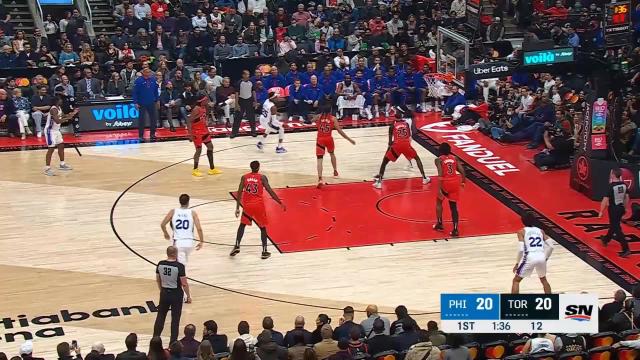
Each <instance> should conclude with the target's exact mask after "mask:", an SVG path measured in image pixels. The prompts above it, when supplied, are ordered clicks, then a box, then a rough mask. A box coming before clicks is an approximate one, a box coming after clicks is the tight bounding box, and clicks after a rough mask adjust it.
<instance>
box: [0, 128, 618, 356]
mask: <svg viewBox="0 0 640 360" xmlns="http://www.w3.org/2000/svg"><path fill="white" fill-rule="evenodd" d="M347 132H348V134H349V135H350V136H352V137H353V138H354V139H355V140H356V141H357V144H356V146H352V145H351V144H349V143H348V142H347V141H345V140H343V139H340V138H338V137H337V138H336V146H337V149H336V153H337V156H338V166H339V170H340V174H341V176H340V177H339V178H337V179H331V180H330V181H332V182H346V181H355V180H369V179H371V177H372V176H373V174H375V173H376V172H377V169H378V166H379V162H380V160H381V158H382V156H383V154H384V151H385V150H386V137H387V129H386V128H368V129H354V130H347ZM270 140H271V141H272V143H270V144H269V145H268V146H267V147H266V148H265V151H264V152H259V151H257V149H256V148H255V143H254V139H251V138H248V137H242V138H236V139H233V140H230V139H216V140H214V144H215V150H216V153H215V161H216V164H217V166H218V167H219V168H221V169H222V170H223V171H224V173H223V174H222V175H219V176H205V177H204V178H201V179H195V178H193V177H192V176H191V174H190V169H191V160H190V157H191V155H192V153H193V145H192V144H191V143H189V142H186V141H183V142H166V143H153V144H137V145H123V146H108V147H93V148H82V149H81V151H82V154H83V156H82V157H79V156H78V155H77V154H76V153H75V152H74V151H73V150H72V149H67V162H68V163H70V164H71V165H73V166H74V168H75V169H74V170H73V171H71V172H67V173H62V172H59V173H58V176H55V177H46V176H44V175H42V165H43V162H44V152H43V151H29V152H12V153H2V154H0V168H1V169H3V170H2V171H1V172H0V198H1V199H3V204H4V206H3V211H1V212H0V251H2V253H3V256H2V257H1V258H0V270H1V271H0V274H1V275H0V291H1V293H2V294H3V296H2V300H1V301H0V309H2V313H1V315H2V317H6V318H12V319H14V320H16V322H15V323H14V326H15V327H14V328H13V329H11V328H7V326H6V325H7V324H6V323H3V324H4V326H3V325H2V324H0V329H2V327H4V329H2V331H0V351H4V352H6V353H7V355H9V357H11V356H13V355H16V354H17V350H18V347H19V345H20V344H21V342H22V339H23V337H24V335H25V334H16V335H15V336H12V335H11V334H14V333H16V332H19V331H27V332H29V333H32V334H34V336H36V335H35V334H36V332H37V331H39V330H41V335H47V334H49V335H52V334H54V333H55V331H53V330H46V331H45V330H43V329H51V328H55V327H57V326H60V327H61V328H62V331H64V336H51V337H48V338H47V337H37V336H36V338H35V352H34V356H45V357H47V358H54V357H55V345H56V344H57V343H58V342H60V341H63V340H66V341H71V340H72V339H76V340H78V342H79V343H80V345H81V346H82V347H83V348H84V349H85V352H88V351H89V348H90V345H91V343H93V342H95V341H101V342H103V343H104V344H105V345H106V347H107V351H108V352H119V351H122V350H123V349H124V337H125V336H126V334H127V333H128V332H131V331H134V332H137V333H138V334H140V336H141V338H140V349H141V350H143V351H146V348H147V346H148V340H149V336H150V334H151V330H152V324H153V321H154V318H155V317H154V315H153V313H150V312H149V311H148V310H149V307H150V306H149V305H148V304H147V301H157V287H156V284H155V275H154V267H153V265H151V264H150V263H148V262H147V261H145V259H148V260H150V261H158V260H160V259H162V258H163V257H164V250H165V248H166V246H167V245H168V243H167V242H166V241H165V240H164V239H163V237H162V233H161V231H160V228H159V223H160V221H161V219H162V217H163V216H164V215H165V213H166V212H167V211H168V210H169V209H171V208H173V207H176V206H177V196H178V195H179V194H180V193H182V192H187V193H189V194H190V195H191V196H192V205H200V204H202V206H198V207H197V211H198V213H199V214H200V218H201V219H202V224H203V227H204V232H205V238H206V240H207V241H210V242H214V243H217V244H219V245H214V244H206V245H205V247H204V248H203V249H202V250H201V251H198V252H195V253H194V254H192V256H191V259H190V262H189V264H188V266H187V272H188V274H189V276H190V277H191V278H192V279H193V280H194V281H192V283H191V284H192V287H193V296H194V303H193V304H191V305H187V306H185V308H184V313H183V319H182V324H183V325H184V324H187V323H194V324H196V326H197V327H198V334H199V333H200V331H201V329H202V326H201V324H202V323H203V322H204V321H205V320H208V319H215V320H216V321H217V323H218V324H219V327H220V330H221V332H225V333H227V334H228V335H229V337H230V339H233V338H234V337H235V335H236V330H235V329H236V326H237V323H238V321H240V320H247V321H249V323H250V325H251V329H252V330H251V333H252V334H254V335H257V334H258V333H259V331H260V329H261V327H260V324H261V320H262V317H263V316H265V315H271V316H273V318H274V319H275V322H276V328H277V329H278V330H280V331H286V330H288V329H290V328H292V327H293V320H294V317H295V316H296V315H298V314H301V315H304V316H305V317H306V318H307V324H308V326H307V328H308V329H312V328H313V327H314V321H315V317H316V316H317V314H319V313H327V314H329V316H330V317H332V318H333V319H334V321H335V323H337V321H338V319H339V317H340V315H341V311H339V310H337V309H341V308H342V307H344V306H346V305H353V306H354V307H356V309H358V310H364V308H365V307H366V305H367V304H370V303H374V304H377V305H379V306H380V308H381V309H382V310H383V311H385V312H392V311H393V308H394V307H395V306H396V305H399V304H404V305H406V306H407V307H408V308H409V310H410V312H412V313H426V314H425V315H418V316H416V318H417V319H418V321H419V322H420V324H421V325H425V324H426V321H427V320H437V319H438V318H439V314H438V313H437V312H438V311H439V295H440V293H443V292H506V291H508V290H509V287H510V281H511V277H512V273H511V268H512V266H513V264H514V262H515V257H516V240H515V235H513V234H511V235H497V236H485V237H476V238H468V237H467V238H464V237H463V238H458V239H454V240H449V241H437V242H413V243H403V244H396V245H394V246H389V245H382V246H367V247H360V248H351V249H350V250H347V249H334V250H322V251H312V252H299V253H287V254H279V253H274V254H273V256H272V258H271V259H269V260H266V261H262V260H260V259H259V253H258V251H259V248H258V247H245V248H243V251H242V253H241V254H240V255H239V256H238V257H236V258H229V257H228V252H229V250H230V245H231V244H233V242H234V238H235V232H236V228H237V219H236V218H235V216H234V206H235V204H234V202H233V201H231V197H230V195H229V192H230V191H233V190H235V189H236V188H237V185H238V180H239V177H240V175H241V174H243V173H245V172H247V171H248V164H249V162H250V161H251V160H254V159H257V160H260V161H261V162H262V169H263V171H264V173H265V174H266V175H268V176H269V179H270V182H271V184H272V186H274V187H284V186H300V185H309V184H314V183H315V181H316V175H315V151H314V150H315V144H314V141H315V133H299V134H287V136H286V143H285V145H286V147H287V149H288V150H289V152H288V153H286V154H275V153H274V151H273V149H274V148H275V143H273V141H274V140H275V138H273V139H270ZM416 148H417V149H418V152H419V154H420V156H421V157H422V159H423V162H424V164H425V167H426V171H427V173H429V174H434V173H435V168H434V166H433V156H432V155H431V154H430V153H428V152H427V151H426V150H424V149H422V148H420V147H419V146H417V145H416ZM54 163H56V164H57V162H56V157H55V156H54ZM201 164H202V165H206V158H204V157H203V158H202V160H201ZM406 164H407V163H406V161H404V160H400V161H398V162H397V163H395V164H392V165H389V167H388V170H387V173H386V176H387V178H404V177H410V176H417V170H416V171H415V172H414V171H408V170H406V169H405V165H406ZM161 169H163V170H161ZM325 169H327V170H328V169H330V165H329V161H328V159H327V161H325ZM158 170H161V171H158ZM131 185H133V186H132V187H131V188H130V189H129V190H128V191H127V192H126V194H125V195H124V196H122V197H121V198H120V199H119V201H118V205H117V207H115V209H114V210H113V228H112V224H111V222H110V214H111V211H112V207H113V204H114V202H115V201H116V199H118V198H119V196H120V195H121V194H122V192H123V191H124V190H125V189H127V188H128V187H130V186H131ZM428 206H431V204H429V205H428ZM478 206H482V204H478ZM114 229H115V231H116V232H117V234H118V235H119V237H120V238H121V239H122V242H121V241H120V240H119V239H118V238H117V237H116V236H115V234H114ZM258 243H259V232H258V231H257V229H256V228H255V227H253V228H248V229H247V233H246V235H245V240H244V244H247V245H251V244H253V245H256V244H258ZM125 245H126V246H125ZM127 247H129V248H127ZM548 277H549V280H550V282H551V285H552V286H553V289H554V291H558V292H580V291H589V292H595V293H597V294H598V295H599V296H600V297H608V296H610V295H611V294H612V293H613V291H614V290H615V289H616V288H617V287H616V286H615V285H614V284H613V283H612V282H611V281H609V280H608V279H607V278H605V277H604V276H603V275H601V274H600V273H598V272H596V271H595V270H593V269H592V268H591V267H590V266H588V265H587V264H585V263H584V262H582V261H581V260H579V259H578V258H576V257H575V256H574V255H572V254H571V253H569V252H568V251H566V250H565V249H563V248H561V247H557V248H556V251H555V252H554V254H553V257H552V260H551V263H550V266H549V275H548ZM522 290H523V291H524V292H539V291H540V284H539V283H538V281H537V280H535V278H531V279H527V280H525V281H524V282H523V285H522ZM302 304H305V305H302ZM131 306H144V308H146V309H147V313H145V314H139V309H138V310H132V311H131V313H132V314H131V315H124V311H123V310H122V307H125V308H126V307H131ZM151 308H152V306H151ZM101 309H103V310H104V309H115V310H108V311H107V310H104V311H101V312H97V313H96V314H98V315H97V316H103V318H100V317H97V316H94V315H96V314H94V315H90V317H89V318H88V319H86V320H79V321H73V322H64V321H63V320H64V319H63V317H64V316H63V315H62V314H61V311H63V310H67V311H69V312H86V313H89V314H91V313H93V312H94V311H97V310H101ZM108 314H111V315H112V316H105V315H108ZM114 314H117V315H118V316H113V315H114ZM19 315H26V319H28V320H29V321H30V322H31V324H30V326H26V327H19V323H18V321H17V320H18V319H19V317H18V316H19ZM49 315H57V316H58V317H59V318H60V319H61V321H63V322H62V323H61V324H55V323H54V324H43V325H37V324H34V323H37V322H40V323H46V322H47V320H43V319H40V321H34V318H35V317H38V316H49ZM389 316H390V317H391V318H394V316H393V315H389ZM362 318H364V314H362V313H359V314H357V319H359V320H361V319H362ZM7 334H9V336H7ZM164 335H165V341H166V340H167V339H168V327H167V328H165V332H164ZM12 337H14V339H11V338H12ZM8 340H14V341H13V342H7V341H8Z"/></svg>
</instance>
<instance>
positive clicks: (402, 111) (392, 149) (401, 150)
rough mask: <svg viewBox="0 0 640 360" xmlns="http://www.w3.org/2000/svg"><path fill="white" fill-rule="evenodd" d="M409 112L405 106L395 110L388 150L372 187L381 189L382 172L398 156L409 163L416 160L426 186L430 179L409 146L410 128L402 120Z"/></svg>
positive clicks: (414, 151) (414, 150)
mask: <svg viewBox="0 0 640 360" xmlns="http://www.w3.org/2000/svg"><path fill="white" fill-rule="evenodd" d="M410 114H411V110H409V108H407V107H406V106H400V107H397V108H396V115H395V116H396V119H395V121H394V122H393V124H391V126H390V127H389V148H388V149H387V152H386V154H385V155H384V158H383V159H382V164H380V172H379V173H378V175H376V176H375V178H374V179H373V187H375V188H376V189H382V177H383V176H384V170H385V169H386V168H387V164H388V163H389V161H396V160H398V158H399V157H400V155H404V157H405V158H407V160H409V162H411V160H412V159H416V164H417V165H418V169H419V170H420V174H422V183H423V184H428V183H429V181H431V179H430V178H429V177H428V176H427V175H425V173H424V167H423V166H422V160H420V157H419V156H418V153H417V152H416V149H414V148H413V146H411V126H410V125H409V123H407V122H406V121H405V119H404V116H410Z"/></svg>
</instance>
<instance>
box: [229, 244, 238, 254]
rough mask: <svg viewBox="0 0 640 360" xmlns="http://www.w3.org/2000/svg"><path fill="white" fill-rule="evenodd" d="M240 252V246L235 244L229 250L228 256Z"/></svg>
mask: <svg viewBox="0 0 640 360" xmlns="http://www.w3.org/2000/svg"><path fill="white" fill-rule="evenodd" d="M239 253H240V248H239V247H237V246H234V247H233V250H231V252H230V253H229V256H236V255H238V254H239Z"/></svg>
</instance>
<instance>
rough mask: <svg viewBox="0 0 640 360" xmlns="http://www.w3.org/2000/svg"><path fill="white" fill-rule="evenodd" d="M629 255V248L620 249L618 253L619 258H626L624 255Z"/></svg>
mask: <svg viewBox="0 0 640 360" xmlns="http://www.w3.org/2000/svg"><path fill="white" fill-rule="evenodd" d="M629 255H631V251H629V250H625V251H620V252H619V253H618V256H620V257H621V258H626V257H628V256H629Z"/></svg>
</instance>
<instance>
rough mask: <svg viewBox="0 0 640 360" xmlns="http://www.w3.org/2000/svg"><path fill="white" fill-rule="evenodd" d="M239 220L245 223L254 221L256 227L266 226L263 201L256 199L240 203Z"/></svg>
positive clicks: (265, 212) (248, 223) (249, 223)
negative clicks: (255, 200)
mask: <svg viewBox="0 0 640 360" xmlns="http://www.w3.org/2000/svg"><path fill="white" fill-rule="evenodd" d="M240 222H241V223H243V224H245V225H251V222H255V223H256V225H258V227H265V226H267V224H268V222H267V211H266V210H265V208H264V202H262V201H257V202H250V203H246V204H242V217H241V218H240Z"/></svg>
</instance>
